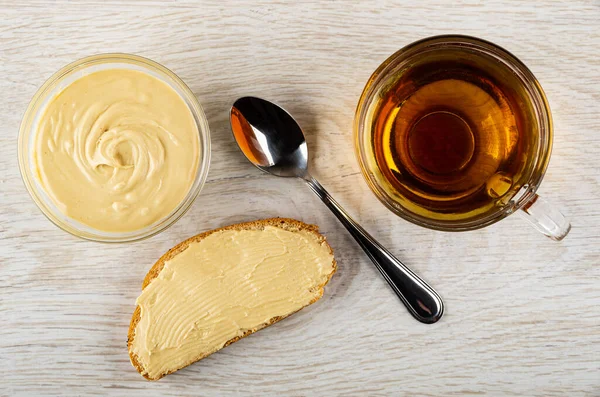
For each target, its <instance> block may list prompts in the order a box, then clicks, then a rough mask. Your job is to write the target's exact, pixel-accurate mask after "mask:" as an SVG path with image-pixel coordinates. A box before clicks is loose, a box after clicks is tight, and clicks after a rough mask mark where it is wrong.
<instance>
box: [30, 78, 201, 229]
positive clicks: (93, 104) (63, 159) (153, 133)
mask: <svg viewBox="0 0 600 397" xmlns="http://www.w3.org/2000/svg"><path fill="white" fill-rule="evenodd" d="M38 126H39V127H38V131H37V135H36V139H35V144H36V146H35V147H36V153H35V160H36V164H37V169H38V176H39V179H40V181H41V183H42V186H43V188H44V190H45V191H46V193H47V194H48V195H49V197H50V198H51V200H52V201H53V202H54V204H56V205H57V207H58V208H59V209H60V210H61V211H62V212H63V213H64V214H65V215H67V216H68V217H70V218H72V219H75V220H77V221H79V222H81V223H83V224H85V225H88V226H90V227H92V228H94V229H98V230H102V231H107V232H131V231H135V230H139V229H142V228H144V227H147V226H149V225H151V224H153V223H155V222H156V221H159V220H161V219H163V218H165V217H166V216H167V215H169V214H170V213H171V212H172V211H173V210H174V209H175V208H176V207H177V206H178V205H179V204H180V203H181V201H182V200H183V199H184V198H185V196H186V195H187V193H188V191H189V190H190V187H191V186H192V184H193V182H194V178H195V176H196V172H197V170H198V164H199V146H200V143H199V137H198V128H197V126H196V123H195V122H194V117H193V115H192V113H191V111H190V109H189V108H188V106H187V105H186V103H185V102H184V101H183V99H182V98H181V97H180V96H179V95H178V94H177V93H176V92H175V90H173V89H172V88H171V87H170V86H168V85H167V84H166V83H163V82H162V81H160V80H159V79H158V78H156V77H153V76H151V75H149V74H146V73H143V72H139V71H134V70H126V69H110V70H103V71H98V72H94V73H91V74H89V75H86V76H84V77H81V78H80V79H78V80H76V81H74V82H73V83H71V84H70V85H68V86H67V87H66V88H65V89H64V90H63V91H62V92H60V93H59V94H58V95H57V96H56V97H54V98H53V99H52V100H51V102H50V103H49V105H48V107H47V109H46V110H45V113H44V114H43V116H42V117H41V119H40V121H39V124H38Z"/></svg>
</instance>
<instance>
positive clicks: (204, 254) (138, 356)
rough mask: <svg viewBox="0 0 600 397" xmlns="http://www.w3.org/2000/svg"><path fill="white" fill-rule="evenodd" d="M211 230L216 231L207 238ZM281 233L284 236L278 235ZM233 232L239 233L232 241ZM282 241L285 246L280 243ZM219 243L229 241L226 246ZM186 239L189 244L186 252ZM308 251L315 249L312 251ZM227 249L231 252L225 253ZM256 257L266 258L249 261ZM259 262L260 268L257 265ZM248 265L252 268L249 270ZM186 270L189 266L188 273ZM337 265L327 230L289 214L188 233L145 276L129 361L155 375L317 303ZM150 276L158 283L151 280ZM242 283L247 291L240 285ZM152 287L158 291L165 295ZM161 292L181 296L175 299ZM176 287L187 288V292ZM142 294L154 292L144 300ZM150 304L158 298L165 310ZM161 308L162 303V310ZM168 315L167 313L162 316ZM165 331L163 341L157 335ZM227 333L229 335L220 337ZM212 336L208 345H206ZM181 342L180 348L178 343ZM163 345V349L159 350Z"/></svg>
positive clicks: (130, 337) (132, 327) (151, 376)
mask: <svg viewBox="0 0 600 397" xmlns="http://www.w3.org/2000/svg"><path fill="white" fill-rule="evenodd" d="M274 228H275V229H274ZM252 231H253V232H252ZM257 231H260V232H261V233H256V232H257ZM265 231H268V233H264V232H265ZM237 232H241V233H237ZM215 233H217V234H215ZM209 236H213V237H211V238H209V239H207V238H208V237H209ZM274 236H277V238H274ZM282 236H283V237H284V238H280V237H282ZM236 238H237V239H238V240H236V241H234V240H235V239H236ZM221 240H222V241H221ZM263 240H265V241H263ZM284 240H285V241H287V242H288V243H289V244H288V245H289V246H285V245H284V244H285V242H284ZM261 241H262V242H261ZM280 242H281V244H280ZM223 244H230V245H229V246H227V249H223V247H222V246H223ZM259 244H264V245H265V246H266V247H267V248H263V250H266V251H265V252H268V255H263V257H260V255H258V254H256V252H254V251H259V253H263V252H261V251H260V250H259V248H256V247H254V245H259ZM213 245H214V248H215V250H214V251H213V252H217V251H218V249H219V248H218V245H220V247H221V248H220V249H221V251H218V253H215V254H214V255H215V256H216V257H217V258H219V260H218V261H215V260H214V259H215V258H212V257H211V251H210V250H211V246H213ZM282 245H283V246H282ZM190 246H192V247H193V248H192V249H191V250H190V251H189V252H188V253H187V254H184V252H185V251H186V250H187V249H188V248H189V247H190ZM267 249H268V251H267ZM274 251H277V252H274ZM311 252H313V253H314V255H313V256H312V257H311V255H310V253H311ZM230 253H231V255H232V256H231V257H230V258H225V256H228V255H229V254H230ZM271 253H272V254H271ZM263 254H264V253H263ZM290 255H293V256H290ZM255 257H259V258H263V259H261V260H260V261H258V262H256V263H254V262H252V261H253V260H255ZM223 258H225V259H223ZM248 258H250V259H248ZM227 259H231V260H229V261H228V260H227ZM207 261H209V262H207ZM216 262H222V263H216ZM245 262H248V263H247V267H244V266H243V265H238V263H245ZM259 266H263V267H261V268H260V269H259V270H258V271H257V268H259ZM272 266H278V267H276V271H272V269H271V267H272ZM250 268H252V269H251V271H248V269H250ZM190 269H191V271H193V273H190ZM206 269H208V270H206ZM211 269H212V270H211ZM224 269H225V270H224ZM163 270H165V272H163ZM186 271H187V272H188V273H185V272H186ZM335 271H336V262H335V259H334V257H333V251H332V249H331V247H330V246H329V244H328V243H327V241H326V240H325V237H324V236H323V235H321V234H320V233H319V232H318V228H317V226H314V225H308V224H305V223H303V222H300V221H297V220H294V219H286V218H272V219H264V220H257V221H254V222H247V223H240V224H236V225H231V226H226V227H223V228H220V229H215V230H211V231H208V232H205V233H202V234H199V235H197V236H194V237H192V238H189V239H187V240H185V241H183V242H181V243H180V244H178V245H176V246H175V247H173V248H172V249H170V250H169V251H168V252H167V253H165V254H164V255H163V256H162V257H161V258H160V259H159V260H158V262H156V264H154V266H153V267H152V268H151V269H150V271H149V272H148V274H147V275H146V277H145V279H144V282H143V284H142V295H140V297H139V298H138V300H137V301H136V304H137V306H136V308H135V311H134V313H133V317H132V319H131V324H130V326H129V332H128V340H127V346H128V350H129V357H130V360H131V363H132V365H133V366H134V367H135V368H136V369H137V370H138V372H139V373H140V374H141V375H142V376H143V377H145V378H146V379H149V380H157V379H160V378H162V377H163V376H164V375H167V374H170V373H172V372H174V371H177V370H178V369H181V368H183V367H185V366H187V365H190V364H192V363H194V362H196V361H198V360H201V359H202V358H204V357H206V356H208V355H210V354H212V353H214V352H216V351H218V350H220V349H221V348H223V347H225V346H228V345H230V344H231V343H233V342H236V341H238V340H240V339H241V338H243V337H245V336H248V335H250V334H252V333H254V332H256V331H258V330H260V329H262V328H265V327H268V326H269V325H271V324H274V323H276V322H278V321H280V320H282V319H284V318H285V317H287V316H289V315H291V314H293V313H295V312H297V311H298V310H300V309H302V308H304V307H306V306H308V305H310V304H312V303H314V302H316V301H317V300H319V299H320V298H321V297H322V295H323V288H324V287H325V285H326V284H327V283H328V282H329V280H330V278H331V276H332V275H333V273H335ZM203 272H204V273H203ZM211 272H212V273H211ZM236 272H239V273H240V274H236ZM244 272H245V273H244ZM265 272H266V273H265ZM161 273H164V274H162V275H161ZM255 273H258V275H256V274H255ZM173 274H176V275H177V274H180V275H179V276H177V277H179V279H177V281H176V282H173V281H171V280H172V279H173V277H174V276H173ZM189 275H193V277H194V278H195V277H196V276H197V277H199V279H198V281H200V282H199V283H197V282H196V280H195V279H194V281H193V284H192V285H191V286H190V285H189V283H190V281H189V280H190V278H189ZM252 277H255V278H256V280H254V279H253V278H252ZM222 279H224V280H225V281H223V280H222ZM227 280H234V282H232V285H233V288H231V289H226V288H224V287H223V288H221V285H222V284H225V285H226V286H227V284H226V282H227ZM239 280H241V281H239ZM154 281H156V284H155V285H153V286H152V287H149V286H151V285H152V283H153V282H154ZM169 283H171V284H169ZM173 283H175V285H173ZM182 283H188V285H183V284H182ZM221 283H222V284H221ZM236 283H239V285H238V284H236ZM200 284H201V285H202V289H200V287H198V289H197V290H195V291H194V288H196V286H199V285H200ZM215 284H216V285H217V286H218V288H216V289H214V288H213V290H211V291H212V294H211V295H209V296H210V298H214V299H209V298H208V297H204V296H201V299H200V301H194V299H199V298H198V294H200V295H201V294H202V293H207V292H206V290H210V289H209V288H207V287H206V286H211V285H215ZM247 284H249V285H250V286H247ZM280 284H281V285H280ZM160 288H162V289H160ZM246 290H248V291H251V292H250V293H246V292H244V291H246ZM154 291H159V292H160V291H163V295H160V294H159V292H156V294H155V292H154ZM164 291H172V293H173V296H177V294H180V295H181V296H179V297H177V298H174V297H173V296H169V292H164ZM173 291H174V292H173ZM181 291H185V294H184V293H183V292H181ZM190 291H192V292H190ZM239 291H242V292H239ZM145 293H148V294H153V295H152V297H151V298H148V299H145V298H147V297H144V294H145ZM244 294H246V295H244ZM286 294H287V295H290V296H287V295H286ZM165 296H166V297H165ZM240 296H241V297H240ZM143 297H144V298H143ZM157 297H158V298H157ZM242 298H243V300H242ZM160 299H163V301H159V300H160ZM166 299H171V300H177V299H179V300H181V302H164V300H166ZM236 299H237V300H236ZM148 302H150V303H148ZM178 303H181V305H180V306H181V307H183V308H185V309H189V310H188V311H187V312H184V313H179V310H183V309H182V308H181V307H180V306H178ZM253 304H255V306H253ZM144 305H146V306H144ZM150 305H156V306H159V305H160V308H161V309H160V310H162V311H160V310H159V309H158V308H154V306H150ZM142 307H148V309H142ZM164 307H166V308H167V309H162V308H164ZM238 307H242V308H243V309H238ZM150 308H153V309H152V310H154V312H153V313H152V314H147V313H144V310H147V311H148V312H150V311H151V309H150ZM231 308H235V310H234V309H231ZM205 309H206V310H205ZM240 313H241V315H240ZM261 316H262V317H261ZM264 316H267V317H264ZM167 317H170V320H163V319H164V318H167ZM238 317H239V318H238ZM211 319H213V320H211ZM258 319H260V320H258ZM153 321H154V322H153ZM161 321H162V323H160V322H161ZM211 321H213V323H211ZM253 321H254V323H253ZM182 324H183V325H182ZM215 324H218V326H221V325H223V329H218V331H215ZM232 324H234V325H232ZM223 330H226V331H227V332H225V331H223ZM222 331H223V332H222ZM161 332H162V333H163V334H161ZM165 333H166V334H165ZM169 333H171V334H173V333H175V334H176V335H169ZM148 335H150V336H148ZM165 335H168V337H165ZM162 337H164V339H168V341H161V340H157V339H160V338H162ZM225 337H226V338H227V339H224V340H221V339H222V338H225ZM202 338H204V340H206V341H207V342H206V343H207V344H204V343H205V342H204V340H203V339H202ZM219 338H221V339H219ZM215 341H216V343H215ZM209 342H210V343H212V344H210V345H209V344H208V343H209ZM178 343H179V345H178ZM182 344H184V345H185V348H181V346H182ZM157 346H158V347H157ZM161 346H162V347H163V348H164V350H161ZM174 346H175V347H174ZM177 348H180V349H181V355H180V357H176V355H177V354H178V353H174V351H175V352H177V350H176V349H177ZM153 349H154V351H153ZM173 349H175V350H173ZM163 354H164V356H163ZM162 357H166V358H165V360H164V362H160V360H161V359H162Z"/></svg>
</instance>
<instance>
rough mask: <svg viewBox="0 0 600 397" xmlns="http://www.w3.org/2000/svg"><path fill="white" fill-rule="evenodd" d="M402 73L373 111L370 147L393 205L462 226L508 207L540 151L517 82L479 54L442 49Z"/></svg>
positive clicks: (529, 109) (527, 104)
mask: <svg viewBox="0 0 600 397" xmlns="http://www.w3.org/2000/svg"><path fill="white" fill-rule="evenodd" d="M432 57H433V56H430V57H429V58H428V57H427V56H424V57H423V58H422V60H421V61H417V63H416V64H413V65H411V68H408V69H404V70H401V71H400V72H398V74H397V75H396V76H394V77H393V78H392V79H391V82H390V83H389V84H388V86H387V87H386V88H385V89H384V91H383V92H381V93H380V97H379V100H378V101H377V102H376V103H375V104H374V105H373V108H372V109H374V110H373V113H372V117H371V120H372V125H371V126H370V129H371V134H370V141H371V142H370V144H371V145H372V146H371V147H372V154H373V156H374V159H373V160H374V161H375V163H376V164H377V168H378V169H379V171H380V172H381V177H382V178H381V179H383V180H382V181H380V182H381V183H382V185H383V186H384V189H385V190H386V191H387V192H388V195H390V196H391V197H392V198H393V199H394V200H395V201H396V202H398V203H399V204H401V205H402V206H403V207H406V208H409V209H410V210H411V211H413V212H415V213H417V214H420V215H422V216H425V217H427V218H433V219H445V220H462V219H468V218H471V217H473V216H475V215H478V214H484V213H486V212H488V211H493V210H494V208H495V206H496V205H505V204H506V202H507V201H508V200H510V198H511V197H512V196H513V195H514V193H515V192H516V190H518V189H519V188H520V186H521V185H522V184H523V183H524V181H525V180H526V178H527V173H528V171H529V170H530V168H531V166H532V164H531V163H532V162H533V160H534V157H535V156H533V155H531V153H532V151H535V150H537V149H536V144H535V142H537V140H538V133H537V126H536V123H535V121H534V120H535V117H534V116H533V114H534V109H532V105H531V102H530V101H529V100H528V97H527V93H526V92H525V91H523V88H522V84H521V82H520V80H519V78H518V76H516V75H514V74H512V73H510V72H509V71H508V69H507V68H505V67H503V65H501V64H500V63H499V62H498V61H496V60H494V59H491V58H490V59H487V58H485V57H484V56H482V55H480V54H477V55H476V54H469V53H457V52H456V50H452V51H451V50H448V51H446V52H444V51H440V52H438V53H436V55H435V58H432Z"/></svg>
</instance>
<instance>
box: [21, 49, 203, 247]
mask: <svg viewBox="0 0 600 397" xmlns="http://www.w3.org/2000/svg"><path fill="white" fill-rule="evenodd" d="M110 64H115V65H119V66H115V68H123V67H124V66H123V65H125V64H130V65H132V66H134V67H135V70H142V71H145V72H152V73H151V75H152V76H154V77H156V78H158V79H160V80H161V81H163V82H165V83H166V84H168V85H169V86H170V87H171V88H172V89H175V88H174V86H173V85H175V86H176V87H177V89H175V91H176V92H177V93H178V95H179V96H180V97H181V98H182V100H183V101H184V102H185V103H186V105H187V106H188V108H189V109H190V112H191V113H192V116H193V118H194V121H195V123H196V126H197V128H198V139H199V145H200V158H199V162H198V169H197V171H196V176H195V178H194V182H193V184H192V186H191V187H190V189H189V191H188V193H187V195H186V196H185V197H184V199H183V200H182V201H181V202H180V203H179V204H178V205H177V206H176V207H175V208H174V209H173V211H171V212H170V213H169V214H168V215H167V216H165V217H164V218H162V219H160V220H159V221H157V222H155V223H153V224H152V225H149V226H147V227H145V228H142V229H138V230H135V231H131V232H105V231H102V230H98V229H94V228H92V227H89V226H87V225H84V224H82V223H80V222H77V221H75V220H74V219H72V218H69V217H68V216H67V215H65V214H63V213H61V212H60V211H53V210H52V209H51V208H50V207H49V206H48V205H47V204H46V203H45V201H46V200H44V198H43V194H45V192H43V188H41V187H40V186H39V183H37V186H36V180H35V178H36V176H35V175H33V174H34V173H33V172H32V169H31V164H30V161H29V157H30V146H31V144H32V143H31V142H29V141H31V135H32V134H31V129H32V128H33V127H34V120H35V119H36V117H37V116H38V115H39V114H40V112H42V111H44V110H45V106H42V103H43V102H44V101H46V100H47V99H48V98H49V95H52V91H53V90H54V89H55V88H56V86H57V85H59V84H60V83H61V82H62V81H63V79H65V78H66V77H67V76H70V75H71V74H72V73H75V72H77V71H81V70H84V69H85V68H88V67H92V66H97V65H110ZM107 69H110V67H108V68H107ZM17 155H18V163H19V171H20V174H21V179H22V181H23V184H24V185H25V188H26V189H27V192H28V193H29V195H30V197H31V198H32V200H33V201H34V202H35V204H36V205H37V207H38V208H39V209H40V211H41V212H42V213H43V214H44V216H45V217H46V218H47V219H48V220H50V222H52V223H53V224H54V225H55V226H57V227H58V228H60V229H62V230H63V231H65V232H67V233H69V234H71V235H73V236H75V237H79V238H82V239H85V240H90V241H96V242H103V243H126V242H134V241H140V240H143V239H146V238H149V237H152V236H154V235H156V234H158V233H160V232H162V231H164V230H166V229H167V228H169V227H170V226H172V225H173V224H174V223H175V222H177V221H178V220H179V219H180V218H181V217H182V216H183V215H184V214H185V213H186V212H187V211H188V210H189V209H190V208H191V205H192V204H193V202H194V201H195V199H196V198H197V197H198V195H199V194H200V191H201V190H202V188H203V186H204V184H205V182H206V179H207V176H208V171H209V167H210V157H211V142H210V129H209V125H208V120H207V118H206V115H205V113H204V110H203V108H202V105H200V102H199V101H198V99H197V98H196V96H195V95H194V93H193V92H192V90H191V89H190V88H189V87H188V86H187V85H186V84H185V82H184V81H183V80H182V79H181V78H179V77H178V76H177V75H176V74H175V73H174V72H172V71H171V70H170V69H168V68H166V67H165V66H163V65H161V64H160V63H158V62H156V61H153V60H151V59H148V58H145V57H142V56H139V55H134V54H128V53H103V54H96V55H91V56H87V57H84V58H81V59H78V60H76V61H73V62H71V63H69V64H67V65H65V66H63V67H62V68H60V69H59V70H58V71H56V72H55V73H54V74H52V76H50V77H49V78H48V79H46V81H45V82H44V83H43V84H42V86H41V87H40V88H39V89H38V90H37V91H36V92H35V94H34V95H33V97H32V99H31V100H30V102H29V104H28V106H27V109H26V110H25V113H24V115H23V117H22V120H21V124H20V127H19V135H18V150H17ZM40 190H41V191H40Z"/></svg>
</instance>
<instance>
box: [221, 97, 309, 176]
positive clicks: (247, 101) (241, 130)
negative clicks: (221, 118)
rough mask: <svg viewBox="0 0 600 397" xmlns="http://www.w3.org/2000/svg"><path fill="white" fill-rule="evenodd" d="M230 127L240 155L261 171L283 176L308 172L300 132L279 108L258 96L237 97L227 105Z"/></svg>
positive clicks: (302, 137) (302, 138)
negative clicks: (230, 105) (231, 104)
mask: <svg viewBox="0 0 600 397" xmlns="http://www.w3.org/2000/svg"><path fill="white" fill-rule="evenodd" d="M231 129H232V130H233V135H234V136H235V140H236V141H237V143H238V145H239V146H240V149H241V150H242V152H243V153H244V155H245V156H246V157H247V158H248V160H250V162H251V163H252V164H254V165H255V166H256V167H258V168H259V169H261V170H262V171H265V172H268V173H270V174H273V175H277V176H284V177H303V176H304V175H306V174H307V173H308V149H307V147H306V140H305V139H304V133H303V132H302V129H301V128H300V126H299V125H298V123H296V121H295V120H294V118H293V117H292V116H291V115H290V114H289V113H288V112H286V111H285V110H284V109H283V108H281V107H279V106H273V104H272V103H270V102H267V101H265V100H264V99H260V98H255V97H243V98H240V99H238V100H237V101H235V103H234V104H233V107H232V108H231Z"/></svg>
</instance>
